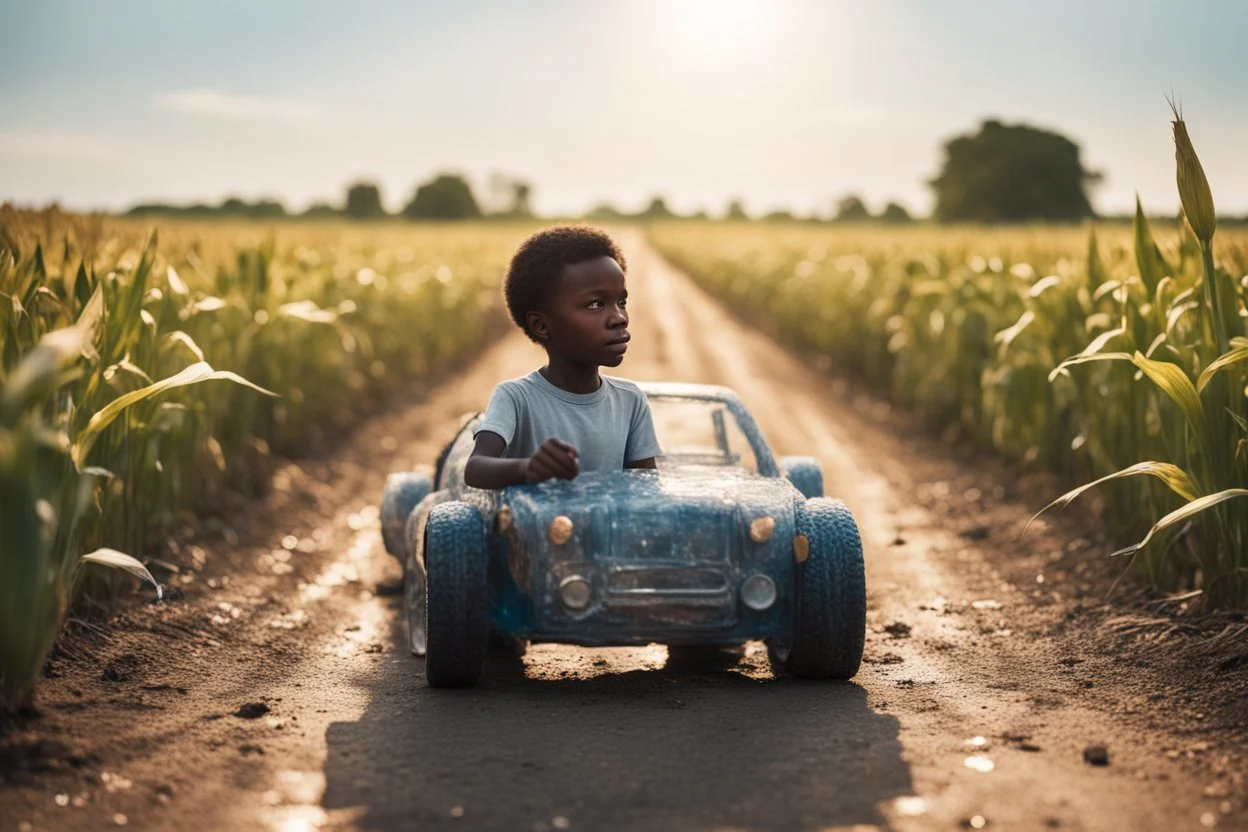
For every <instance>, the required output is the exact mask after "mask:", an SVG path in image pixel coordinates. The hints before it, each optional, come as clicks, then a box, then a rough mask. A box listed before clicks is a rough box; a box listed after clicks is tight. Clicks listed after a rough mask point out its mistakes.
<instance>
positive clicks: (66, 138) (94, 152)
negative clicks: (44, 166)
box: [0, 132, 115, 159]
mask: <svg viewBox="0 0 1248 832" xmlns="http://www.w3.org/2000/svg"><path fill="white" fill-rule="evenodd" d="M114 151H115V148H113V147H111V146H110V145H109V143H108V142H107V141H105V140H104V139H101V138H100V137H98V136H91V135H88V134H85V133H57V132H34V133H4V132H0V156H8V157H16V158H19V159H105V158H108V157H109V156H110V155H112V153H113V152H114Z"/></svg>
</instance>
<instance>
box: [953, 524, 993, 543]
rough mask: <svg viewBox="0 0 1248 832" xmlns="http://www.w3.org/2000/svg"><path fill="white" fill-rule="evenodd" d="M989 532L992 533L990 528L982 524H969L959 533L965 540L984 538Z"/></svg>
mask: <svg viewBox="0 0 1248 832" xmlns="http://www.w3.org/2000/svg"><path fill="white" fill-rule="evenodd" d="M990 534H992V529H990V528H988V527H987V526H984V525H978V526H971V527H970V528H969V529H966V530H965V531H963V532H961V533H960V535H961V536H962V537H964V538H966V539H967V540H984V539H985V538H987V537H988V536H989V535H990Z"/></svg>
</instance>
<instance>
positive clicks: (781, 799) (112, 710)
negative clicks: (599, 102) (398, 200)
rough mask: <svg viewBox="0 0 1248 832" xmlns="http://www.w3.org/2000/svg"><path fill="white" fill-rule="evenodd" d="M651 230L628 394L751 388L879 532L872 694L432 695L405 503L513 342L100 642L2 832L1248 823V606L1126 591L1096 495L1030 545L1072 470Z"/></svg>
mask: <svg viewBox="0 0 1248 832" xmlns="http://www.w3.org/2000/svg"><path fill="white" fill-rule="evenodd" d="M622 238H623V240H624V242H625V245H626V253H627V254H628V256H629V262H630V276H629V281H630V291H631V292H632V295H631V299H630V303H631V304H632V310H633V311H632V314H633V323H632V326H631V329H632V332H633V336H634V337H633V341H632V344H631V345H630V350H629V352H628V355H627V356H626V358H625V362H624V365H623V366H622V367H621V368H619V369H618V370H617V371H616V372H617V373H618V374H620V375H624V376H627V377H631V378H636V379H664V380H681V381H698V382H711V383H723V384H728V385H730V386H732V387H734V388H735V389H736V390H738V391H739V392H740V393H741V395H742V397H743V398H744V399H745V401H746V403H747V405H748V406H749V407H750V408H751V410H752V411H753V413H754V414H755V417H756V418H757V419H758V421H759V422H760V424H761V425H762V427H763V429H764V431H765V432H766V434H767V435H768V437H769V440H770V441H771V443H772V445H773V447H774V448H775V450H776V452H777V453H778V454H810V455H813V456H815V457H817V458H818V459H819V460H820V462H821V463H822V465H823V469H824V474H825V481H826V491H827V493H828V494H829V495H832V496H837V497H841V498H842V499H844V500H845V501H846V503H848V505H849V506H850V508H851V509H852V510H853V512H854V514H855V517H856V518H857V520H858V523H859V525H860V526H861V529H862V533H863V538H864V544H865V550H866V557H867V575H868V598H869V612H868V633H867V648H866V661H865V663H864V665H863V667H862V670H861V671H860V673H859V674H858V676H857V677H856V678H855V679H854V680H853V682H850V683H833V684H824V683H803V682H800V681H795V680H791V679H783V678H782V679H776V678H774V677H773V676H772V674H771V672H770V670H769V669H768V666H767V662H766V656H765V651H764V650H763V648H762V646H761V645H757V644H751V645H749V646H748V647H747V648H746V650H745V651H744V652H742V653H724V654H723V655H711V656H699V655H697V654H696V653H695V654H693V655H685V654H684V653H682V654H680V655H676V654H673V655H672V656H671V657H670V658H669V656H668V655H667V650H666V648H664V647H662V646H658V645H653V646H650V647H646V648H636V649H633V648H629V649H622V648H621V649H603V650H589V649H581V648H573V647H564V646H559V645H537V646H534V647H531V648H530V650H529V652H528V653H527V654H526V655H525V656H523V657H522V658H517V657H496V658H491V659H490V660H489V662H488V663H487V666H486V669H485V674H484V678H483V681H482V684H481V685H480V687H478V688H476V689H472V690H466V691H442V690H432V689H430V688H429V687H428V686H427V685H426V684H425V682H424V677H423V663H422V662H421V661H420V660H418V659H415V658H413V657H411V656H410V655H409V653H408V650H407V645H406V641H405V637H404V635H403V633H402V627H401V625H400V620H401V611H400V596H399V591H400V589H401V586H400V583H399V582H400V570H399V568H398V565H397V563H395V562H394V561H393V560H392V559H390V558H389V556H387V555H386V554H385V553H384V552H383V551H382V549H381V546H380V540H379V533H378V522H377V516H378V512H377V503H378V499H379V497H380V493H381V489H382V485H383V482H384V479H385V476H386V474H387V473H389V472H390V471H392V470H403V469H410V468H413V467H416V466H419V465H429V464H430V463H432V462H433V460H434V459H435V458H436V455H437V453H438V451H439V450H440V449H441V447H442V445H443V443H445V442H446V441H447V440H448V439H449V438H450V437H451V436H452V434H453V433H454V431H455V429H456V427H457V426H458V425H459V423H460V417H461V416H462V414H464V413H465V412H467V411H471V410H476V409H480V408H481V407H483V406H484V403H485V401H486V399H487V398H488V395H489V392H490V390H491V389H492V387H493V385H494V384H495V383H496V382H497V381H498V380H500V379H503V378H508V377H512V376H516V375H520V374H522V373H525V372H528V371H529V370H531V369H533V368H534V367H537V366H540V364H541V361H542V356H541V354H540V352H539V351H538V350H537V349H536V348H535V347H533V346H532V345H531V344H529V343H528V342H527V341H526V340H525V339H524V338H523V337H522V336H521V335H519V334H518V333H513V334H512V335H510V336H508V337H506V338H504V339H502V340H501V341H499V342H498V343H496V344H495V345H494V346H492V347H491V348H489V349H488V350H487V351H486V352H485V353H484V354H483V356H482V357H481V358H480V359H479V360H478V361H476V362H474V363H473V364H472V365H471V366H469V367H467V368H465V369H464V370H463V371H462V372H461V373H459V374H458V375H457V376H455V377H454V378H452V379H449V380H447V381H445V382H443V383H441V384H439V385H437V386H436V387H435V388H433V389H430V390H428V391H425V392H424V393H423V394H421V395H417V394H413V396H412V397H411V398H410V399H408V400H406V401H403V402H400V403H398V404H396V405H395V406H394V407H393V408H391V409H388V410H387V411H386V412H384V413H379V414H377V415H376V416H375V417H374V418H371V419H370V420H368V421H367V422H366V423H365V424H363V425H362V426H361V427H360V428H359V429H358V430H356V431H354V432H353V433H352V434H351V435H349V436H347V437H344V438H343V440H342V441H341V443H340V444H339V445H338V446H337V447H336V448H335V449H333V450H332V451H330V452H328V453H326V454H325V455H323V456H321V457H320V458H317V459H314V460H305V461H302V462H299V463H288V464H286V465H284V466H283V467H281V468H280V469H279V470H278V471H277V473H276V476H275V479H274V482H273V488H272V490H271V492H270V493H269V494H268V495H267V496H265V497H264V498H263V499H255V500H247V499H243V498H237V499H236V501H235V504H234V505H232V506H230V507H229V510H228V511H227V512H226V513H225V514H224V515H223V516H220V517H216V518H213V519H210V520H207V521H205V522H202V523H200V524H199V526H197V527H196V528H195V529H188V530H187V531H186V532H185V533H184V534H182V535H179V536H178V537H176V539H174V540H171V541H170V545H169V552H168V553H167V555H166V557H165V558H162V560H167V562H168V566H167V568H165V569H163V570H162V572H161V577H162V580H164V581H165V582H166V583H167V585H168V587H169V588H170V589H171V590H173V591H171V592H170V593H169V594H168V600H167V601H166V602H164V603H154V602H147V601H146V600H143V599H146V598H147V597H148V596H147V594H146V593H145V592H144V591H143V590H139V591H137V592H136V594H135V596H134V600H133V601H132V602H131V603H129V604H127V605H124V609H123V611H121V612H120V613H119V614H117V615H115V616H114V617H112V618H111V619H109V620H107V621H105V622H90V621H81V620H72V621H71V622H70V623H69V625H68V626H67V629H66V634H65V637H64V638H63V639H62V641H61V643H60V645H59V646H58V649H57V651H56V653H55V654H54V655H53V657H52V658H51V659H50V661H49V663H48V667H47V672H46V678H45V679H44V680H43V684H42V686H41V688H40V691H39V699H38V703H37V709H38V710H37V713H36V714H34V715H25V716H21V717H18V718H16V719H12V720H10V721H9V722H8V723H6V724H5V725H4V726H3V728H2V729H0V830H5V831H6V832H7V830H17V829H20V830H27V829H31V830H34V829H58V830H59V829H99V828H101V827H103V826H118V825H122V826H130V827H137V828H142V829H172V828H176V829H186V830H201V829H202V830H207V829H233V828H239V829H257V828H259V829H266V828H270V829H287V830H300V829H304V830H307V829H318V828H321V829H407V828H444V827H445V828H473V829H478V828H479V829H496V828H497V829H531V830H535V832H540V831H541V830H552V829H554V830H559V829H570V828H588V829H599V828H639V827H640V828H647V829H723V828H734V829H740V828H749V829H755V828H758V829H823V828H867V829H869V828H887V829H899V830H908V829H963V828H1006V829H1054V828H1060V829H1076V830H1083V829H1087V830H1111V829H1112V830H1116V829H1131V830H1143V829H1201V828H1210V827H1214V828H1222V829H1248V809H1246V792H1248V787H1246V785H1245V773H1246V771H1248V765H1246V764H1245V760H1244V754H1245V750H1246V749H1248V745H1246V743H1245V740H1246V739H1248V697H1245V696H1244V693H1243V692H1244V690H1245V689H1246V688H1245V685H1248V622H1246V621H1245V619H1244V618H1243V617H1242V616H1234V615H1220V616H1209V615H1204V616H1200V615H1194V614H1192V612H1191V610H1189V609H1188V608H1187V607H1186V606H1184V603H1185V602H1181V601H1169V600H1167V599H1164V598H1158V597H1156V596H1153V595H1150V594H1149V593H1147V592H1145V591H1144V590H1142V589H1141V588H1140V587H1139V586H1138V585H1137V584H1136V583H1135V582H1134V580H1133V579H1132V578H1131V577H1129V576H1128V577H1127V578H1125V579H1123V580H1120V578H1122V575H1121V568H1122V565H1121V563H1119V562H1117V561H1114V562H1111V561H1109V560H1108V559H1107V558H1106V557H1105V555H1106V553H1107V552H1109V551H1112V549H1113V548H1115V545H1116V544H1118V543H1120V541H1116V540H1110V539H1108V538H1107V536H1106V535H1105V534H1104V533H1103V532H1102V530H1101V529H1100V526H1099V524H1097V522H1096V520H1095V518H1093V517H1091V516H1089V515H1086V514H1080V513H1078V512H1079V510H1078V508H1072V509H1068V510H1067V511H1066V512H1065V513H1063V514H1060V515H1052V516H1049V515H1046V516H1045V517H1044V518H1042V519H1041V520H1038V521H1036V522H1035V523H1033V524H1032V526H1031V528H1030V529H1028V531H1027V533H1026V534H1025V535H1024V534H1022V530H1023V528H1024V526H1025V525H1026V523H1027V521H1028V519H1029V518H1030V517H1031V515H1032V514H1033V513H1034V512H1035V511H1036V510H1037V509H1038V508H1040V507H1041V506H1043V505H1044V504H1045V503H1047V502H1048V501H1049V500H1050V499H1051V498H1052V497H1053V496H1055V495H1056V494H1057V493H1058V492H1059V490H1060V489H1059V487H1058V485H1057V484H1056V483H1054V482H1052V481H1051V480H1050V479H1048V478H1046V477H1043V476H1039V475H1033V476H1024V475H1020V473H1019V472H1018V471H1017V470H1016V469H1014V468H1011V467H1010V466H1007V465H1004V464H1002V463H1000V462H999V461H996V460H993V459H989V458H985V457H982V456H979V455H976V454H974V453H973V452H971V451H968V450H966V449H965V448H963V447H961V446H959V445H958V444H957V443H954V442H950V441H946V440H944V439H942V438H940V437H933V436H930V435H927V434H925V433H924V432H923V431H921V430H919V429H918V428H917V426H916V425H915V424H914V423H913V422H912V420H911V419H910V418H909V417H908V416H906V415H905V414H902V413H898V412H896V411H895V410H893V409H891V408H889V407H888V406H887V405H886V404H884V403H882V402H879V401H877V400H874V399H872V398H870V397H868V396H865V395H862V394H860V393H858V392H856V391H855V390H854V388H853V387H852V386H850V385H848V384H846V383H845V382H844V381H841V380H838V379H837V378H836V377H835V374H834V370H835V368H829V367H821V368H816V367H814V366H812V365H811V364H812V362H809V361H805V360H803V359H800V358H798V357H796V356H794V355H793V354H792V353H790V352H787V351H785V350H783V349H781V348H780V347H777V346H776V345H775V344H774V343H773V342H772V341H771V340H769V339H768V338H767V337H765V336H763V335H761V334H760V333H758V332H756V331H753V330H751V329H748V328H746V327H744V326H742V325H741V324H740V323H738V322H737V321H736V320H734V319H733V318H732V317H731V316H730V315H728V313H727V312H725V311H724V309H723V308H722V307H721V306H720V305H719V304H718V303H716V302H715V301H714V300H713V299H711V298H709V297H708V296H706V295H705V293H703V292H702V291H701V290H700V289H698V288H697V287H696V286H695V285H694V284H693V283H692V282H691V281H690V280H689V279H688V277H686V276H685V275H683V274H681V273H680V272H678V271H677V270H675V269H674V268H672V267H671V266H670V265H669V264H667V263H666V262H664V261H663V260H662V259H661V258H660V257H659V256H658V255H657V254H656V253H655V252H654V251H653V250H651V249H650V248H649V247H648V246H647V245H646V244H645V242H644V240H642V239H641V238H640V237H639V236H637V235H631V234H623V235H622ZM175 564H177V566H175ZM174 570H176V571H174ZM1115 585H1116V586H1115ZM1111 588H1112V589H1113V591H1112V593H1111Z"/></svg>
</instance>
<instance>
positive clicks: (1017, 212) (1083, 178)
mask: <svg viewBox="0 0 1248 832" xmlns="http://www.w3.org/2000/svg"><path fill="white" fill-rule="evenodd" d="M944 151H945V160H944V164H943V166H942V169H941V172H940V175H939V176H937V177H936V178H935V179H933V180H931V182H930V184H931V186H932V190H934V191H935V192H936V211H935V216H936V219H938V220H943V221H970V222H1021V221H1025V220H1059V221H1060V220H1078V219H1082V218H1084V217H1090V216H1093V211H1092V206H1091V204H1090V203H1089V202H1088V196H1087V186H1088V185H1090V184H1093V183H1095V182H1097V181H1099V179H1100V174H1098V173H1094V172H1091V171H1088V170H1086V169H1084V167H1083V162H1082V161H1081V160H1080V158H1079V145H1077V144H1075V143H1074V142H1072V141H1071V140H1070V139H1068V138H1066V137H1065V136H1062V135H1060V134H1058V133H1054V132H1051V131H1048V130H1042V129H1039V128H1036V127H1030V126H1027V125H1024V124H1002V123H1001V122H999V121H995V120H988V121H985V122H984V123H983V125H982V126H981V127H980V130H979V132H978V133H974V134H970V133H968V134H966V135H963V136H956V137H954V138H953V139H950V140H949V141H948V142H946V143H945V147H944Z"/></svg>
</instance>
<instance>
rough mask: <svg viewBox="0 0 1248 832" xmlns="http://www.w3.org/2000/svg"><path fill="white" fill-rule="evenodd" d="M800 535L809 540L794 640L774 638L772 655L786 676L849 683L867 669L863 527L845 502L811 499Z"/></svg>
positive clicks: (799, 587)
mask: <svg viewBox="0 0 1248 832" xmlns="http://www.w3.org/2000/svg"><path fill="white" fill-rule="evenodd" d="M798 531H799V533H801V534H804V535H805V536H806V538H807V540H808V541H809V548H808V552H807V557H806V561H805V562H804V563H802V564H801V565H800V566H799V567H798V575H797V605H796V610H795V615H794V632H793V637H792V638H791V639H789V640H788V641H787V643H785V642H783V641H778V640H776V639H772V640H771V641H769V642H768V645H767V646H768V654H769V656H770V658H771V662H772V666H773V667H774V668H775V669H776V670H777V671H778V672H781V673H787V674H791V675H793V676H797V677H799V678H803V679H849V678H851V677H853V675H854V674H855V673H857V672H858V668H859V666H860V665H861V664H862V649H863V643H864V641H865V639H866V630H867V584H866V573H865V569H864V566H863V558H862V538H861V537H860V536H859V534H858V524H857V523H855V522H854V517H853V515H852V514H851V513H850V511H849V509H848V508H847V507H846V506H845V504H844V503H843V502H841V501H840V500H832V499H828V498H826V497H818V498H815V499H813V500H807V501H806V505H805V508H804V511H802V512H799V515H798Z"/></svg>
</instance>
